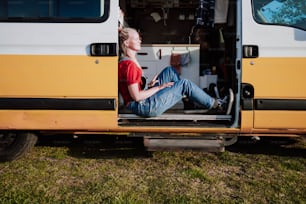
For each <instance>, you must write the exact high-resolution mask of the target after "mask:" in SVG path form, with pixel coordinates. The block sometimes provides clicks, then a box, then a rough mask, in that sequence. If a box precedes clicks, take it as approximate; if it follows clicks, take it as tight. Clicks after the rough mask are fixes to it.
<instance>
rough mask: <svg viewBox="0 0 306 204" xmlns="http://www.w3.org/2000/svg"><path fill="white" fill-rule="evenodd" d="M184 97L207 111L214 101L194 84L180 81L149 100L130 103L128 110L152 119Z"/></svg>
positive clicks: (184, 80) (183, 80)
mask: <svg viewBox="0 0 306 204" xmlns="http://www.w3.org/2000/svg"><path fill="white" fill-rule="evenodd" d="M185 95H186V96H188V97H189V98H190V99H192V100H194V101H195V102H197V103H199V104H201V105H202V106H203V107H205V108H207V109H210V108H212V107H213V106H214V103H215V99H214V98H212V97H210V96H209V95H208V94H206V93H205V92H204V91H203V90H202V89H200V88H199V87H198V86H197V85H196V84H194V83H193V82H191V81H189V80H186V79H182V80H179V81H176V82H175V83H174V85H173V86H172V87H169V88H165V89H163V90H161V91H159V92H157V93H156V94H155V95H153V96H151V97H150V98H147V99H145V100H143V101H140V102H132V103H131V104H130V105H129V109H130V110H132V111H133V112H134V113H136V114H137V115H141V116H144V117H154V116H158V115H161V114H162V113H163V112H165V111H166V110H168V109H169V108H171V107H172V106H174V105H175V104H176V103H177V102H178V101H180V100H181V99H182V98H183V96H185Z"/></svg>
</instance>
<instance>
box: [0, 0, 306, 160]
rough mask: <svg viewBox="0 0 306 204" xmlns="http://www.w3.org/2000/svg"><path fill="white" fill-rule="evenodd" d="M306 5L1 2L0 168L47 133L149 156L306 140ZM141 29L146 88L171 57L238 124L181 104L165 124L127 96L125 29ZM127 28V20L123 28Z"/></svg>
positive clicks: (260, 0)
mask: <svg viewBox="0 0 306 204" xmlns="http://www.w3.org/2000/svg"><path fill="white" fill-rule="evenodd" d="M305 8H306V3H305V1H300V0H200V1H198V0H188V1H187V0H167V1H164V0H146V1H144V0H120V1H115V0H61V1H56V0H48V1H47V0H34V1H26V0H18V1H16V0H4V1H1V3H0V30H1V32H0V130H1V131H0V160H2V161H8V160H13V159H16V158H18V157H20V156H21V155H23V153H25V152H27V151H28V150H29V149H30V148H31V147H32V146H33V145H34V144H35V142H36V136H37V135H44V134H61V133H63V134H67V133H69V134H74V135H79V134H101V135H105V134H111V135H118V134H119V135H125V136H127V137H142V138H144V144H145V146H146V147H147V148H148V150H152V151H153V150H159V149H176V148H193V149H203V150H207V151H213V150H218V151H220V150H221V151H222V150H223V149H224V146H226V145H229V144H232V143H234V142H235V141H236V139H237V137H238V136H266V135H270V136H299V135H302V134H305V133H306V123H305V121H306V80H305V79H304V77H305V76H306V69H305V68H306V10H305ZM120 9H121V11H123V13H124V15H125V16H124V20H125V24H126V25H128V26H130V27H133V28H135V29H137V30H138V31H139V33H140V34H141V37H142V42H143V47H142V50H141V51H139V52H138V53H137V57H138V60H139V62H140V64H141V66H142V69H143V75H144V77H145V78H147V79H148V80H147V81H150V79H151V78H152V77H153V76H154V75H155V74H157V73H158V72H159V71H160V70H161V69H163V68H164V67H165V66H169V65H170V64H171V63H172V62H171V60H173V56H174V55H175V56H188V57H189V58H190V60H189V61H188V63H186V64H184V65H182V66H181V77H182V78H188V79H190V80H191V81H193V82H194V83H196V84H197V85H198V86H199V87H201V88H202V89H203V91H206V92H207V93H209V94H211V95H212V96H214V97H223V96H224V95H227V94H228V92H229V90H232V91H233V101H232V108H231V111H230V112H229V113H228V114H225V113H210V112H208V111H207V110H202V109H200V108H199V107H198V106H197V104H194V103H193V102H192V101H190V100H189V99H188V98H184V99H182V101H181V102H179V103H178V104H176V105H175V106H174V107H172V108H171V109H170V110H168V111H167V112H166V113H164V114H162V115H161V116H158V117H152V118H143V117H140V116H137V115H134V114H131V113H129V112H127V111H126V110H125V109H124V107H122V105H121V103H120V96H119V93H118V59H119V51H118V47H119V46H118V19H119V12H120ZM121 22H122V19H121Z"/></svg>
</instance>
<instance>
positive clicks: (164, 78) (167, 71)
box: [156, 66, 180, 85]
mask: <svg viewBox="0 0 306 204" xmlns="http://www.w3.org/2000/svg"><path fill="white" fill-rule="evenodd" d="M157 80H158V81H159V83H158V84H156V85H160V84H164V83H167V82H171V81H172V82H176V81H178V80H180V76H179V75H178V73H177V71H176V70H175V69H174V68H173V67H171V66H169V67H166V68H164V69H163V70H162V71H161V73H160V74H159V75H158V77H157Z"/></svg>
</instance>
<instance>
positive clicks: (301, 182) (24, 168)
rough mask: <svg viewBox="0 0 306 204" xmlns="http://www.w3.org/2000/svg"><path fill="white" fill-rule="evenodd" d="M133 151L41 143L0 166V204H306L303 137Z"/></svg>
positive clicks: (124, 146) (96, 144) (85, 143)
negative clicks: (210, 148) (220, 147)
mask: <svg viewBox="0 0 306 204" xmlns="http://www.w3.org/2000/svg"><path fill="white" fill-rule="evenodd" d="M105 143H106V145H104V144H105ZM46 144H51V145H46ZM134 144H135V143H128V142H126V141H120V142H118V141H117V143H116V145H115V146H114V145H112V143H111V142H110V140H107V141H104V140H100V139H97V138H90V139H89V140H81V139H80V140H76V141H74V142H72V143H71V142H69V141H65V140H56V139H55V140H52V142H50V141H45V144H44V142H40V145H37V146H36V147H35V148H34V149H33V151H32V152H31V154H29V155H27V156H26V157H24V158H22V159H19V160H17V161H13V162H9V163H0V181H1V182H0V203H31V204H32V203H115V204H120V203H136V204H137V203H158V204H159V203H252V204H253V203H294V204H295V203H301V204H304V203H305V202H306V175H305V172H306V158H305V155H306V154H305V153H306V142H305V138H300V139H295V140H290V142H289V143H288V141H283V140H281V141H277V142H275V141H272V142H271V140H267V141H265V142H260V143H258V144H253V143H252V142H251V143H249V142H246V141H245V142H243V141H242V142H241V143H240V144H238V145H234V146H233V147H230V148H229V149H228V150H227V151H225V152H224V153H204V152H155V153H153V154H152V155H151V156H148V155H146V153H145V152H144V151H143V149H142V148H141V147H139V146H138V145H134Z"/></svg>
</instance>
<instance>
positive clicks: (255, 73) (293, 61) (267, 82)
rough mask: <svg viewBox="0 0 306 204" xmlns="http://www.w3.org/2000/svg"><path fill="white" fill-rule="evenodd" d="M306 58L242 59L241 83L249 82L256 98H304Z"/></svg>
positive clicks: (305, 90)
mask: <svg viewBox="0 0 306 204" xmlns="http://www.w3.org/2000/svg"><path fill="white" fill-rule="evenodd" d="M305 76H306V58H293V57H291V58H255V59H243V63H242V83H250V84H252V85H253V86H254V89H255V99H256V98H271V99H273V98H274V99H287V98H298V99H306V88H305V87H306V77H305Z"/></svg>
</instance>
